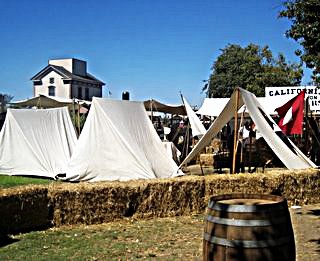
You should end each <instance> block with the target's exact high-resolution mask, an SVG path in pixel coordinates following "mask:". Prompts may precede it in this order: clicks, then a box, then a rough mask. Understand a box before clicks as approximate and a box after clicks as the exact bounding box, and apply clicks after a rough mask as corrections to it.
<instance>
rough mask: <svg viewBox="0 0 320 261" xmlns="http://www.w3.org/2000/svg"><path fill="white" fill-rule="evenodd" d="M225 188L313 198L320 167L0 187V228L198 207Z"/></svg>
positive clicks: (292, 199)
mask: <svg viewBox="0 0 320 261" xmlns="http://www.w3.org/2000/svg"><path fill="white" fill-rule="evenodd" d="M228 193H255V194H259V193H261V194H275V195H283V196H284V197H285V198H286V199H287V200H288V203H289V205H293V204H299V205H302V204H312V203H319V202H320V172H318V171H317V170H303V171H298V172H292V171H285V170H281V171H271V172H267V173H264V174H262V173H257V174H235V175H230V174H216V175H207V176H184V177H180V178H174V179H162V180H145V181H140V180H138V181H128V182H97V183H55V184H51V185H47V186H44V185H42V186H40V185H38V186H26V187H23V188H18V189H3V190H2V191H1V192H0V212H1V215H0V234H1V233H15V232H21V231H25V230H29V229H39V228H42V227H46V226H47V227H48V226H63V225H74V224H98V223H103V222H110V221H113V220H116V219H121V218H125V217H132V218H151V217H165V216H176V215H188V214H196V213H203V212H204V211H205V208H206V206H207V203H208V200H209V198H210V197H211V196H213V195H219V194H228Z"/></svg>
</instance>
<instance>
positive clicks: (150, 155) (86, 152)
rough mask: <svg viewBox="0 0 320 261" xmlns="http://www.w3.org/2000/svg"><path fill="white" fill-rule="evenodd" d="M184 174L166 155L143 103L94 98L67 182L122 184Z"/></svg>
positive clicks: (70, 166) (72, 160)
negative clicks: (135, 180)
mask: <svg viewBox="0 0 320 261" xmlns="http://www.w3.org/2000/svg"><path fill="white" fill-rule="evenodd" d="M182 174H183V173H182V172H181V171H179V170H178V166H177V165H176V163H175V162H174V161H173V159H172V158H170V156H169V155H168V154H167V152H166V150H165V148H164V146H163V144H162V142H161V140H160V138H159V136H158V135H157V133H156V131H155V129H154V127H153V125H152V123H151V121H150V119H149V118H148V116H147V113H146V110H145V108H144V105H143V103H141V102H132V101H118V100H111V99H103V98H93V101H92V106H91V109H90V112H89V115H88V118H87V120H86V123H85V125H84V128H83V130H82V132H81V135H80V137H79V140H78V143H77V146H76V148H75V152H74V154H73V155H72V158H71V161H70V163H69V166H68V170H67V172H66V179H67V180H71V181H103V180H120V181H122V180H131V179H152V178H169V177H173V176H176V175H182Z"/></svg>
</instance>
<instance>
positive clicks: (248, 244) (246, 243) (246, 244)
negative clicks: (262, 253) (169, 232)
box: [203, 233, 290, 248]
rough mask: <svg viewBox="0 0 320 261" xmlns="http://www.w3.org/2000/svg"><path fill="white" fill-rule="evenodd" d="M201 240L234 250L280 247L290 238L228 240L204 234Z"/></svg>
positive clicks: (288, 241)
mask: <svg viewBox="0 0 320 261" xmlns="http://www.w3.org/2000/svg"><path fill="white" fill-rule="evenodd" d="M203 238H204V239H205V240H206V241H208V242H210V243H212V244H216V245H222V246H228V247H234V248H237V247H238V248H239V247H240V248H264V247H273V246H280V245H284V244H288V243H290V237H282V238H278V239H276V240H272V239H271V240H270V239H269V240H256V241H254V240H229V239H226V238H221V237H215V236H211V235H209V234H207V233H204V235H203Z"/></svg>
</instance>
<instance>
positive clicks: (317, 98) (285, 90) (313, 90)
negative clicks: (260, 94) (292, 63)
mask: <svg viewBox="0 0 320 261" xmlns="http://www.w3.org/2000/svg"><path fill="white" fill-rule="evenodd" d="M303 89H305V90H306V97H309V99H308V100H309V107H310V110H311V111H313V112H317V113H320V89H318V88H317V87H316V86H294V87H292V86H288V87H266V88H265V96H266V97H271V98H272V97H281V96H290V97H292V98H293V97H295V96H297V95H298V94H299V93H300V92H301V91H302V90H303Z"/></svg>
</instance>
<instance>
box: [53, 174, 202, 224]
mask: <svg viewBox="0 0 320 261" xmlns="http://www.w3.org/2000/svg"><path fill="white" fill-rule="evenodd" d="M195 180H197V181H196V182H195V181H190V179H180V180H179V179H178V178H177V179H164V180H148V181H129V182H99V183H80V184H68V185H67V186H64V185H65V184H63V185H59V186H51V187H50V188H49V196H50V206H51V208H52V210H53V224H54V225H55V226H62V225H73V224H97V223H104V222H110V221H113V220H116V219H120V218H123V217H132V216H133V217H136V218H142V217H156V216H157V217H160V216H176V215H182V214H188V213H194V212H199V209H203V208H204V205H203V202H204V200H203V199H204V198H203V197H204V181H203V179H202V178H196V179H195Z"/></svg>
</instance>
